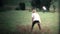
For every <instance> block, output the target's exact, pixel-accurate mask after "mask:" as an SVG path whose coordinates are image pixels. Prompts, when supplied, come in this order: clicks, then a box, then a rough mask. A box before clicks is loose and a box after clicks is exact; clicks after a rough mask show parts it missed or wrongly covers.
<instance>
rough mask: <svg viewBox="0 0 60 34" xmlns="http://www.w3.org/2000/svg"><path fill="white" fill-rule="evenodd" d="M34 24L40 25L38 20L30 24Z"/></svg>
mask: <svg viewBox="0 0 60 34" xmlns="http://www.w3.org/2000/svg"><path fill="white" fill-rule="evenodd" d="M35 23H40V22H39V21H38V20H36V21H33V23H32V24H33V25H34V24H35Z"/></svg>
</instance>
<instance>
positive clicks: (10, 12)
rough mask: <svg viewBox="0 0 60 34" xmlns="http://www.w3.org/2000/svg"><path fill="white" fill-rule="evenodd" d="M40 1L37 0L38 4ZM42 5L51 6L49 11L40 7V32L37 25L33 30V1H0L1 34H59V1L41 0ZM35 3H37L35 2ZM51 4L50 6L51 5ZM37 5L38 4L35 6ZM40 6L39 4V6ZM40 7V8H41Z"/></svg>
mask: <svg viewBox="0 0 60 34" xmlns="http://www.w3.org/2000/svg"><path fill="white" fill-rule="evenodd" d="M38 1H39V0H37V2H38ZM40 1H41V5H40V6H43V5H46V6H47V8H48V6H49V8H48V9H49V10H48V11H44V10H42V9H41V7H40V6H36V7H37V11H38V13H39V15H40V17H41V22H42V23H41V27H42V31H43V32H40V31H39V29H38V27H37V24H36V25H35V26H34V31H33V33H31V32H30V30H31V25H32V23H31V14H32V12H31V8H32V7H34V5H31V3H32V0H0V31H1V32H0V33H1V34H41V33H42V34H58V31H59V23H58V22H59V12H58V0H51V2H47V0H40ZM33 2H35V1H33ZM49 3H50V4H49ZM35 5H36V4H35ZM38 5H39V4H38ZM39 7H40V8H39ZM38 8H39V9H38Z"/></svg>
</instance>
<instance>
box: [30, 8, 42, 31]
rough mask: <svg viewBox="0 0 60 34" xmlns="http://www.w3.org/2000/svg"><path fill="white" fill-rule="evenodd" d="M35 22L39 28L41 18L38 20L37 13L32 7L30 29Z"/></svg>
mask: <svg viewBox="0 0 60 34" xmlns="http://www.w3.org/2000/svg"><path fill="white" fill-rule="evenodd" d="M36 23H37V24H38V27H39V29H40V30H41V26H40V23H41V20H40V17H39V14H38V13H37V12H36V9H33V10H32V28H31V31H32V30H33V27H34V25H35V24H36Z"/></svg>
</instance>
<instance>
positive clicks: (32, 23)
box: [31, 22, 35, 31]
mask: <svg viewBox="0 0 60 34" xmlns="http://www.w3.org/2000/svg"><path fill="white" fill-rule="evenodd" d="M34 25H35V22H33V23H32V28H31V31H32V30H33V27H34Z"/></svg>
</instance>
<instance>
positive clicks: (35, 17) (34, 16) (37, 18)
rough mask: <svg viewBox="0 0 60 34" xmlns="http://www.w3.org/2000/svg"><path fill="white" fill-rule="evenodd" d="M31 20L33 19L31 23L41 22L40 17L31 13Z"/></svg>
mask: <svg viewBox="0 0 60 34" xmlns="http://www.w3.org/2000/svg"><path fill="white" fill-rule="evenodd" d="M32 18H34V19H33V21H36V20H38V21H40V22H41V20H40V16H39V14H38V13H32Z"/></svg>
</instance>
